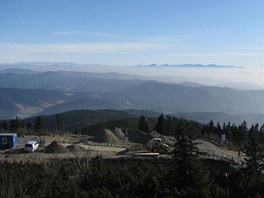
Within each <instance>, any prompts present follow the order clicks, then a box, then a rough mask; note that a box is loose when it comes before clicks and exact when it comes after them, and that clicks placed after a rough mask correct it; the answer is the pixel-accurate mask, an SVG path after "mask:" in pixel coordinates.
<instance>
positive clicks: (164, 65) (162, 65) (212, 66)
mask: <svg viewBox="0 0 264 198" xmlns="http://www.w3.org/2000/svg"><path fill="white" fill-rule="evenodd" d="M138 66H140V67H201V68H243V67H238V66H230V65H215V64H208V65H203V64H182V65H171V64H160V65H158V64H155V63H153V64H150V65H138Z"/></svg>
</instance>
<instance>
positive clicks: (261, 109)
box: [0, 69, 264, 121]
mask: <svg viewBox="0 0 264 198" xmlns="http://www.w3.org/2000/svg"><path fill="white" fill-rule="evenodd" d="M263 98H264V90H263V89H262V90H235V89H230V88H223V87H212V86H204V85H202V84H197V83H190V82H184V83H180V84H173V83H163V82H158V81H153V80H149V79H144V78H143V77H140V76H135V75H127V74H118V73H83V72H65V71H52V72H32V71H31V70H21V69H9V70H4V71H1V72H0V119H10V118H14V117H15V116H19V117H22V118H25V117H30V116H34V115H40V114H42V115H50V114H56V113H61V112H66V111H71V110H81V109H92V110H96V109H116V110H124V109H138V110H140V109H145V110H149V111H155V112H163V113H169V114H176V115H177V113H180V112H187V114H185V116H186V117H188V113H192V115H195V114H193V113H194V112H212V113H218V112H220V113H224V114H221V116H220V117H219V120H221V119H222V118H224V117H225V116H226V117H228V115H248V116H249V114H250V115H256V114H263V113H264V102H263ZM227 114H228V115H227ZM207 115H209V116H210V114H207ZM207 115H206V116H207ZM218 115H220V114H218ZM185 116H184V117H185ZM206 116H205V115H199V117H204V118H205V117H206ZM211 116H212V117H217V116H213V114H211ZM196 117H198V114H196ZM251 117H252V116H251ZM253 117H254V116H253ZM257 117H259V116H257ZM191 118H192V117H191ZM220 118H221V119H220ZM263 118H264V116H263ZM197 119H198V118H196V120H197ZM230 119H231V117H230ZM241 119H243V118H241ZM241 119H240V120H241ZM257 119H258V118H257ZM198 120H199V119H198ZM222 120H223V119H222ZM233 120H235V119H233ZM263 120H264V119H263ZM199 121H200V120H199Z"/></svg>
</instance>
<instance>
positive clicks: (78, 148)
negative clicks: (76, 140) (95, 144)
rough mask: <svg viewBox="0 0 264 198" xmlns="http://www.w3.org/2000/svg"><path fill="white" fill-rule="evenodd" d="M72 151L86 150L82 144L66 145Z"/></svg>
mask: <svg viewBox="0 0 264 198" xmlns="http://www.w3.org/2000/svg"><path fill="white" fill-rule="evenodd" d="M66 148H67V149H68V150H69V151H70V152H83V151H86V149H85V148H83V147H82V146H79V145H76V144H72V145H69V146H67V147H66Z"/></svg>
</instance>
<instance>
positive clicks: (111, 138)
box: [94, 129, 119, 144]
mask: <svg viewBox="0 0 264 198" xmlns="http://www.w3.org/2000/svg"><path fill="white" fill-rule="evenodd" d="M94 141H96V142H101V143H108V144H115V143H117V142H119V138H118V137H116V135H115V134H114V133H113V132H112V131H111V130H110V129H104V130H102V131H99V132H98V133H96V135H95V137H94Z"/></svg>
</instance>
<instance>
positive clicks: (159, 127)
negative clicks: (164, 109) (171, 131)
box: [156, 114, 166, 134]
mask: <svg viewBox="0 0 264 198" xmlns="http://www.w3.org/2000/svg"><path fill="white" fill-rule="evenodd" d="M165 130H166V123H165V118H164V116H163V114H160V116H159V118H158V122H157V124H156V131H157V132H159V133H161V134H164V133H165Z"/></svg>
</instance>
